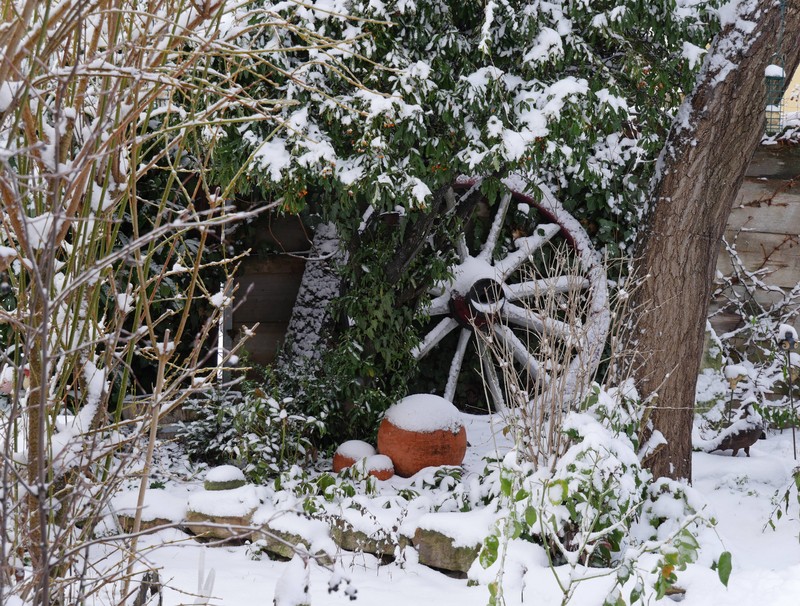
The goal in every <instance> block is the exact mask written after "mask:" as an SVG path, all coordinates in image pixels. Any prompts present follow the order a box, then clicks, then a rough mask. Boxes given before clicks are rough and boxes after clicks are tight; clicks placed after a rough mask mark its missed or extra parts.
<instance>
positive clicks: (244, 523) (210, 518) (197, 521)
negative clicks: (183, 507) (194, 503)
mask: <svg viewBox="0 0 800 606" xmlns="http://www.w3.org/2000/svg"><path fill="white" fill-rule="evenodd" d="M251 514H252V511H251V512H250V513H248V514H247V515H244V516H214V515H208V514H205V513H200V512H197V511H189V512H188V513H187V514H186V523H185V524H184V526H185V527H186V528H187V529H188V530H189V531H191V532H192V534H194V535H195V537H196V538H197V539H199V540H204V541H208V540H219V541H223V542H225V543H243V542H244V541H248V540H250V539H251V537H252V534H253V532H252V529H251V528H250V526H251V523H250V515H251Z"/></svg>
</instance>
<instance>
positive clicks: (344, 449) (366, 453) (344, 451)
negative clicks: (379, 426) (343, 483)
mask: <svg viewBox="0 0 800 606" xmlns="http://www.w3.org/2000/svg"><path fill="white" fill-rule="evenodd" d="M374 454H375V448H373V447H372V446H371V445H370V444H367V443H366V442H362V441H361V440H348V441H347V442H345V443H343V444H340V445H339V448H337V449H336V452H335V453H334V454H333V473H339V472H340V471H342V469H347V468H348V467H351V466H352V465H354V464H355V463H356V461H360V460H361V459H363V458H365V457H371V456H372V455H374Z"/></svg>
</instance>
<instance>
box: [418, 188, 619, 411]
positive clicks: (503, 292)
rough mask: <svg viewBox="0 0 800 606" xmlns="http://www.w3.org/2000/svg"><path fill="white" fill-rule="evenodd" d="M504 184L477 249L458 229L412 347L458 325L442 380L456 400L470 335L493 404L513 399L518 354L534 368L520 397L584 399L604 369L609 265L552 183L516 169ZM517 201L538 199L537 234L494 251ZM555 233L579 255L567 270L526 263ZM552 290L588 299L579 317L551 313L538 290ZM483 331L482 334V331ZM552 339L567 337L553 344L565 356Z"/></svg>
mask: <svg viewBox="0 0 800 606" xmlns="http://www.w3.org/2000/svg"><path fill="white" fill-rule="evenodd" d="M471 184H474V181H473V180H470V179H460V180H459V185H462V186H466V187H468V186H469V185H471ZM503 184H504V186H505V187H506V188H507V190H506V192H505V194H504V195H502V197H501V201H500V202H499V204H498V205H497V210H496V213H495V215H494V218H493V219H492V223H491V227H490V229H489V231H488V234H487V236H486V238H485V240H484V241H483V244H482V246H481V247H480V249H479V250H475V251H471V250H470V249H469V248H468V246H467V243H466V239H465V238H464V236H463V234H462V235H461V236H460V238H459V240H458V242H457V253H458V259H459V261H458V263H457V264H456V265H455V266H453V267H452V272H451V273H452V279H451V280H449V281H447V282H444V283H441V284H439V285H438V286H437V288H435V289H433V290H432V291H431V293H430V295H431V297H432V298H431V299H430V301H429V303H428V307H427V312H428V314H429V315H430V317H431V321H432V328H430V329H429V330H428V332H427V334H425V335H424V336H423V338H422V341H421V342H420V344H419V345H418V346H417V347H416V348H415V349H414V350H413V351H412V354H413V356H414V357H415V358H416V359H418V360H422V359H423V358H425V357H426V356H428V355H429V354H431V352H432V351H433V350H434V349H435V348H437V347H439V346H441V344H442V341H443V340H444V339H445V338H446V337H448V335H450V334H451V333H453V332H454V331H458V333H457V334H458V341H457V344H456V345H455V352H454V354H453V355H452V361H451V362H450V367H449V372H448V373H447V379H446V384H445V385H444V386H440V387H439V389H441V390H442V391H440V393H441V394H442V395H443V397H444V398H445V399H447V400H449V401H451V402H454V397H455V395H456V388H457V385H458V382H459V377H460V375H462V374H463V373H462V367H463V365H464V358H465V355H466V354H467V350H468V348H469V347H470V343H471V342H474V351H475V353H474V354H473V355H477V357H478V360H477V361H475V362H474V363H473V365H478V364H479V366H480V368H479V370H480V372H482V374H483V381H484V383H485V385H486V387H487V388H488V391H489V393H490V395H491V399H492V400H493V402H494V406H495V410H500V411H503V410H505V409H506V408H507V407H508V403H507V398H506V397H505V394H506V393H507V390H508V385H507V384H506V382H505V381H504V376H507V371H508V364H509V363H510V360H511V359H513V364H514V366H515V369H516V372H517V373H526V374H527V376H526V377H524V378H523V380H522V381H520V383H521V384H522V385H525V386H528V388H527V390H526V391H525V392H524V393H523V394H521V395H522V396H523V397H526V398H528V399H533V398H536V397H541V396H543V397H553V393H552V392H553V391H554V390H557V391H558V397H559V399H560V400H561V402H564V403H569V402H574V401H577V400H580V399H581V398H582V397H583V396H584V395H585V391H586V389H587V388H588V384H589V381H590V380H591V377H592V376H593V374H594V372H595V370H596V369H597V366H598V364H599V361H600V357H601V353H602V349H603V344H604V343H605V339H606V336H607V334H608V328H609V313H608V306H607V286H606V275H605V270H604V268H603V266H602V264H601V261H600V257H599V255H598V254H597V252H596V251H595V249H594V247H593V246H592V243H591V241H590V239H589V236H588V235H587V234H586V232H585V231H584V229H583V228H582V226H581V224H580V223H579V222H578V221H577V220H576V219H575V218H574V217H573V216H572V215H570V214H569V213H568V212H567V211H566V210H565V209H564V208H563V206H562V205H561V204H560V203H559V202H558V201H557V200H556V199H555V197H554V196H553V195H552V193H551V192H549V191H548V190H546V189H544V188H541V187H539V186H536V185H530V184H527V183H526V182H524V181H523V180H522V179H520V178H518V177H508V178H506V179H505V180H504V182H503ZM534 188H536V190H534ZM512 201H514V202H516V203H517V204H520V203H524V204H527V205H529V206H532V207H534V208H536V209H537V210H538V211H539V212H538V216H539V217H542V218H544V219H545V220H544V221H541V222H540V223H538V225H536V227H535V229H533V230H532V232H531V233H530V235H525V236H522V237H518V238H517V239H516V240H515V241H514V243H513V246H512V248H515V250H511V251H510V252H507V253H505V254H504V255H502V256H501V258H495V251H496V250H497V249H498V246H497V245H498V241H499V240H498V239H499V238H501V233H502V232H503V227H504V223H505V222H506V215H507V213H508V210H509V206H510V205H511V203H512ZM558 234H560V236H559V238H563V240H564V241H565V242H566V243H567V246H568V254H569V255H570V256H572V257H574V259H573V262H572V263H571V264H570V265H571V269H570V271H569V273H567V274H563V275H547V276H545V277H542V276H533V277H532V276H531V275H530V273H528V272H526V271H524V267H523V266H524V265H526V262H527V261H529V260H532V259H534V257H535V256H536V255H537V254H539V253H540V252H541V250H542V249H543V247H545V245H546V244H547V243H548V242H550V241H551V240H552V239H553V238H554V237H556V236H557V235H558ZM555 293H564V294H563V296H567V293H570V294H572V295H576V296H577V298H578V299H579V300H580V303H581V304H580V310H581V311H580V316H579V317H575V316H574V315H573V316H571V317H565V316H563V315H562V316H561V317H559V314H558V313H552V310H553V308H552V306H550V307H549V309H548V311H549V312H550V313H551V314H552V315H550V316H548V315H546V314H545V313H544V310H543V309H542V307H543V306H542V305H541V298H542V297H543V296H548V295H549V296H551V297H552V296H553V295H554V294H555ZM557 296H561V295H560V294H559V295H557ZM544 307H547V306H544ZM477 332H480V334H479V335H477V336H478V337H479V338H475V337H476V333H477ZM553 339H556V340H559V341H560V345H561V346H560V347H558V348H556V349H557V351H558V352H559V355H560V356H561V357H562V358H563V359H559V360H553V350H554V349H553V348H552V347H549V346H548V345H547V343H549V342H552V340H553ZM448 340H449V341H452V340H453V337H449V339H448ZM422 363H423V362H421V365H422ZM518 376H519V374H518ZM551 380H553V381H557V385H555V384H554V383H553V384H551V383H550V381H551ZM548 385H549V387H548ZM531 386H535V387H531ZM545 392H548V393H547V394H546V393H545ZM515 400H517V402H516V403H517V404H519V401H518V399H517V398H515ZM454 403H456V404H458V402H454Z"/></svg>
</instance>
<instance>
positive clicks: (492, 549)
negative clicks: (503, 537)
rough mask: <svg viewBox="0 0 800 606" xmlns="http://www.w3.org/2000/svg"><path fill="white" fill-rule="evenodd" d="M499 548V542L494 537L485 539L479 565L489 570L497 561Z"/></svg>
mask: <svg viewBox="0 0 800 606" xmlns="http://www.w3.org/2000/svg"><path fill="white" fill-rule="evenodd" d="M499 547H500V540H499V539H498V538H497V536H495V535H491V536H488V537H486V541H485V542H484V544H483V549H481V555H480V563H481V566H483V567H484V568H489V566H491V565H492V564H494V563H495V562H496V561H497V549H498V548H499Z"/></svg>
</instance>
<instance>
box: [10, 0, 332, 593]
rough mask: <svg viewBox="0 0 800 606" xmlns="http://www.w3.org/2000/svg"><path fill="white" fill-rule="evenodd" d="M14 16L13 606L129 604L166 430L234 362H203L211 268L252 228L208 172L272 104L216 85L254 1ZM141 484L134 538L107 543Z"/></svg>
mask: <svg viewBox="0 0 800 606" xmlns="http://www.w3.org/2000/svg"><path fill="white" fill-rule="evenodd" d="M0 5H1V6H2V10H3V13H4V15H8V16H10V20H8V22H7V25H8V27H6V28H5V29H4V30H3V31H4V33H3V35H0V55H2V57H3V61H2V62H0V63H2V64H1V65H0V137H1V138H2V146H1V147H2V153H1V154H0V155H1V156H2V159H1V160H0V202H2V204H0V224H1V225H2V228H1V229H0V272H2V278H1V279H0V297H2V302H1V303H2V310H1V311H0V315H2V320H1V322H2V325H3V327H2V335H0V336H2V338H3V339H4V341H3V343H4V348H3V356H2V360H0V362H2V365H3V368H2V370H0V373H1V374H2V379H0V383H2V389H3V391H4V392H5V393H6V395H7V398H6V402H4V404H3V407H2V417H1V418H0V467H1V469H0V472H1V473H0V476H1V477H2V480H0V481H1V482H2V485H0V492H2V506H1V507H0V525H2V528H0V554H2V556H3V558H2V559H4V564H3V566H2V567H0V603H3V604H5V603H9V602H11V603H20V604H54V603H63V604H67V603H93V602H95V601H103V600H105V597H104V598H102V599H101V598H100V597H99V596H98V594H99V593H100V592H107V595H108V602H109V603H111V602H113V603H124V602H126V601H127V600H128V598H129V597H130V596H131V595H133V594H134V593H135V592H136V590H137V589H136V588H135V587H132V584H133V583H134V581H133V579H134V578H139V579H141V578H142V575H141V574H139V573H140V572H141V570H140V569H139V564H140V563H141V562H143V561H144V559H145V558H141V557H140V554H139V553H138V545H139V543H138V540H139V537H140V535H141V530H142V519H141V510H142V509H143V508H142V506H141V505H142V502H143V498H144V493H145V490H146V488H147V486H148V483H149V479H150V478H149V474H150V470H151V467H152V462H153V456H154V455H153V451H154V443H155V438H156V431H157V429H158V425H159V421H160V420H162V419H163V418H164V417H165V416H166V415H167V414H169V413H170V412H171V411H172V410H173V409H174V408H176V407H177V406H179V405H180V404H181V403H182V402H183V401H184V400H185V399H186V397H188V395H190V394H191V393H192V392H194V391H206V390H207V389H209V386H210V385H211V384H212V383H214V382H216V381H217V376H218V375H217V371H218V370H219V371H220V372H221V368H219V367H218V365H217V362H218V361H219V362H224V361H225V359H227V358H228V357H229V356H230V355H232V354H233V353H235V352H230V351H228V352H224V353H223V356H222V358H223V360H218V359H217V357H216V356H215V355H213V354H216V351H213V354H211V353H210V352H209V347H208V345H209V342H210V341H211V340H212V339H211V337H212V336H213V335H216V334H217V330H218V326H219V322H218V321H219V319H220V317H221V315H222V314H223V311H224V309H225V308H226V307H227V306H228V305H230V297H229V296H226V293H227V294H230V293H233V291H234V288H233V280H232V272H233V265H234V264H235V263H232V261H235V255H229V254H228V252H229V251H227V250H226V249H225V247H219V246H216V248H217V251H216V252H217V257H216V258H214V259H212V258H209V257H208V256H206V255H205V251H206V249H207V246H209V244H210V242H212V241H214V240H215V239H216V238H217V237H218V234H220V232H221V231H222V226H223V225H225V224H227V223H230V222H232V221H234V220H237V219H241V218H244V217H245V213H237V212H236V210H235V209H234V208H233V207H232V206H231V205H230V201H231V198H232V195H233V191H234V190H235V188H236V182H235V181H236V180H235V179H228V180H226V181H217V180H216V179H213V178H211V176H210V174H209V170H208V167H209V165H210V161H211V160H210V156H211V154H212V152H213V148H214V143H215V142H216V141H217V139H218V134H219V127H220V125H221V124H223V123H224V124H230V123H232V122H235V121H237V120H240V119H241V117H242V115H243V114H246V115H247V116H248V122H251V123H252V122H256V121H258V120H261V119H269V117H270V116H271V115H272V112H273V110H274V109H275V105H274V104H273V103H272V100H268V107H266V108H265V107H264V106H263V105H262V100H261V99H254V98H251V97H249V96H248V92H247V89H246V87H242V86H241V85H240V84H239V83H238V82H237V75H236V74H234V73H232V72H228V73H226V74H220V73H218V74H216V76H221V77H214V78H211V79H210V78H209V74H210V73H211V71H213V70H212V68H211V63H212V62H213V61H216V60H221V59H220V58H221V57H224V56H226V55H228V54H238V49H235V48H234V47H233V46H231V41H230V40H228V39H226V38H225V37H224V36H221V35H220V23H226V24H228V25H229V26H230V27H232V28H235V29H241V28H240V27H239V26H241V25H243V24H244V22H243V21H242V20H244V21H246V20H247V19H248V12H247V11H248V3H247V2H245V3H237V4H236V5H235V6H234V5H232V4H231V3H226V2H221V1H216V0H211V1H209V2H202V3H196V2H190V1H188V0H153V1H152V2H148V3H146V6H145V4H144V3H136V2H134V3H131V2H127V1H124V0H109V1H105V0H104V1H99V0H64V1H63V2H58V3H51V2H39V1H38V0H20V1H17V0H0ZM248 31H255V30H254V29H253V28H252V27H251V26H248ZM334 45H335V44H334ZM246 52H247V54H249V55H250V56H252V53H250V51H246ZM212 262H213V267H212V266H210V265H211V264H212ZM198 301H202V305H203V306H204V308H205V310H204V311H205V313H204V314H202V315H201V314H198V313H197V311H198V306H197V303H198ZM237 347H239V345H234V350H235V349H236V348H237ZM209 358H211V359H209ZM142 368H147V369H149V370H150V371H151V372H149V373H147V374H146V373H139V372H138V371H141V369H142ZM134 469H135V473H134V472H133V470H134ZM131 475H135V476H136V477H137V478H140V480H139V482H140V493H139V506H138V507H137V508H136V512H137V513H136V514H135V516H134V521H133V524H132V531H131V532H130V533H125V534H120V533H118V532H117V533H115V532H113V531H109V529H107V528H106V529H103V531H102V533H101V532H100V529H99V525H100V520H101V519H103V517H104V514H105V513H106V511H105V509H104V508H105V507H106V505H107V503H108V501H109V498H110V496H111V495H112V494H113V493H114V491H115V490H116V489H117V488H118V487H119V486H120V484H121V483H122V482H123V481H125V479H126V478H127V477H130V476H131ZM100 534H102V536H100ZM8 554H15V556H14V558H15V559H14V560H13V565H12V566H6V565H5V559H7V558H6V556H8Z"/></svg>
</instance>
